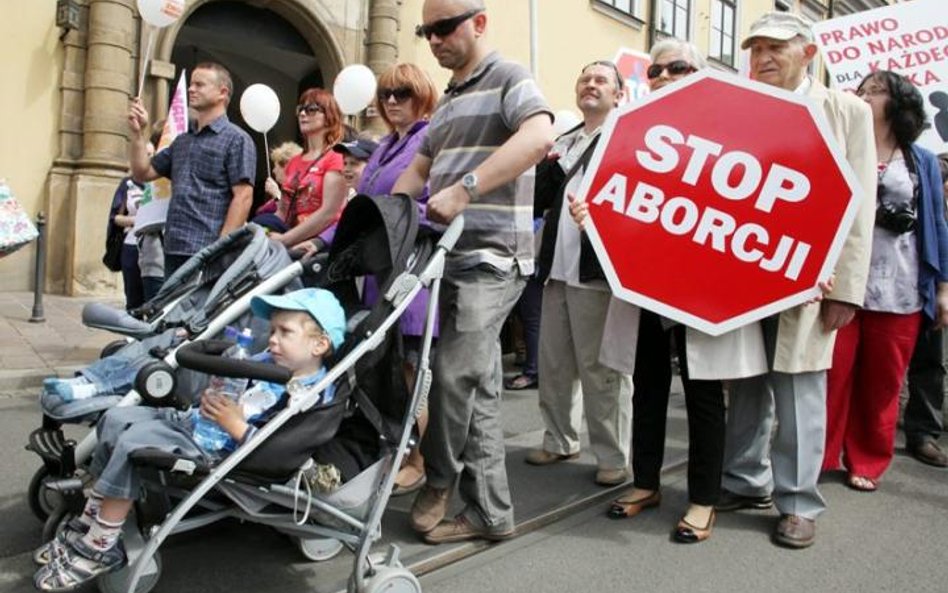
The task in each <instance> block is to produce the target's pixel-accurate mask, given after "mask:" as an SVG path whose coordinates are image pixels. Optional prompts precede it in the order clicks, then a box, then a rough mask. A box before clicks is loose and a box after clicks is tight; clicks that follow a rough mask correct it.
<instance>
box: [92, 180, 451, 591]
mask: <svg viewBox="0 0 948 593" xmlns="http://www.w3.org/2000/svg"><path fill="white" fill-rule="evenodd" d="M392 221H400V222H399V224H391V223H392ZM406 223H407V224H406ZM416 225H417V210H416V209H415V207H414V205H413V204H412V203H411V202H410V200H409V199H408V198H386V197H383V198H370V197H367V196H357V197H356V198H354V199H353V201H352V202H350V204H349V205H348V206H347V208H346V211H345V215H344V216H343V219H342V220H341V221H340V224H339V227H338V231H337V235H336V239H335V241H334V244H333V247H332V250H331V253H330V255H329V262H328V264H327V265H326V266H325V268H323V269H322V271H321V273H320V274H319V275H318V278H317V283H318V284H319V285H320V286H322V287H325V288H328V289H330V290H332V291H333V292H334V293H335V294H336V296H337V297H338V298H339V300H340V301H341V302H342V303H343V306H344V307H345V308H346V309H347V312H348V313H349V317H350V328H351V332H350V333H349V335H348V337H347V339H346V341H345V343H344V345H343V346H342V347H341V348H340V349H339V352H338V353H337V355H336V362H335V363H334V364H331V365H330V368H329V372H328V374H327V375H326V376H325V377H324V378H323V379H322V380H321V381H319V382H318V383H317V384H315V385H312V386H309V387H305V386H302V385H300V384H298V383H296V382H294V381H290V382H289V383H286V382H287V379H288V373H287V372H286V371H285V370H283V369H280V368H279V367H276V366H274V365H267V364H260V363H248V362H244V361H234V360H230V359H220V358H218V357H216V356H215V355H214V354H215V353H216V352H218V351H219V350H220V349H221V345H220V344H218V343H215V342H193V343H191V344H189V345H187V346H185V347H183V348H181V349H179V350H178V359H179V362H180V363H181V364H182V366H185V367H189V368H194V369H196V370H201V371H204V372H209V373H215V374H221V375H230V376H243V377H247V376H250V377H254V378H258V379H264V380H268V381H278V382H282V383H286V385H287V392H288V394H289V395H290V397H289V398H288V402H287V404H286V407H285V408H284V409H282V410H281V411H279V412H278V413H277V414H276V415H274V416H273V417H272V418H271V419H270V420H269V422H267V423H266V424H265V425H263V426H262V427H261V428H260V430H259V431H258V432H257V434H256V435H255V437H254V438H253V439H250V440H249V441H248V442H246V443H244V444H243V445H241V446H240V447H239V448H238V449H237V450H236V451H234V452H233V453H232V454H231V455H230V456H228V457H227V458H226V459H224V460H223V461H221V463H220V464H218V465H217V466H216V467H205V466H202V464H200V463H198V462H195V461H194V460H190V459H182V458H178V457H176V456H173V455H168V454H165V453H160V452H152V451H143V452H141V454H140V455H136V457H135V462H136V463H138V464H140V465H141V466H143V467H148V468H153V469H156V470H158V471H160V472H162V480H163V481H162V482H161V485H159V486H156V489H157V490H160V491H163V492H166V493H169V494H170V495H171V496H170V497H171V498H174V499H176V500H178V502H177V503H176V504H174V508H173V510H172V511H171V512H170V513H166V510H167V509H165V508H158V509H149V508H147V507H148V505H149V504H150V503H155V502H156V499H161V497H145V498H144V499H143V501H144V504H143V503H141V502H140V503H138V504H137V505H136V514H137V517H138V521H137V522H136V521H128V522H126V526H127V531H126V534H125V546H126V551H127V553H128V556H129V562H130V564H129V566H128V567H127V568H126V569H123V570H122V571H118V572H115V573H110V574H108V575H103V576H101V577H100V578H99V587H100V590H103V591H105V592H107V593H108V592H111V591H128V592H132V591H134V592H136V593H145V592H146V591H149V590H150V589H151V588H152V587H153V586H154V584H155V583H156V582H157V580H158V576H159V574H160V570H161V563H160V561H159V560H158V555H157V554H158V548H159V547H160V546H161V544H162V543H163V542H164V540H165V538H167V537H168V536H169V535H172V534H175V533H181V532H185V531H188V530H191V529H194V528H197V527H200V526H203V525H207V524H208V523H211V522H214V521H217V520H219V519H223V518H227V517H234V518H238V519H240V520H243V521H251V522H255V523H260V524H264V525H269V526H272V527H274V528H276V529H278V530H280V531H282V532H285V533H288V534H291V535H293V536H296V537H298V538H301V540H304V541H305V540H321V539H322V540H324V539H325V538H332V539H334V540H337V541H339V542H342V543H343V544H344V545H346V546H347V547H349V548H350V549H351V550H352V551H353V552H354V556H355V559H354V564H353V571H352V575H351V577H350V580H349V587H348V588H349V590H350V591H358V592H370V591H371V592H378V591H383V590H386V591H391V590H399V591H420V585H419V583H418V581H417V579H416V578H415V577H414V575H412V574H411V573H410V572H409V571H408V570H406V569H405V568H404V567H402V565H401V564H400V562H399V560H398V553H399V551H398V548H397V546H394V545H393V546H391V548H390V549H389V551H388V553H387V555H386V556H385V558H384V559H381V560H379V559H375V560H370V556H369V549H370V547H371V545H372V543H373V542H374V541H377V540H378V539H379V538H380V525H381V519H382V514H383V512H384V510H385V507H386V505H387V502H388V499H389V496H390V494H391V490H392V487H393V485H394V480H395V474H396V473H397V469H398V467H399V466H400V464H401V460H402V457H403V456H404V455H405V453H406V450H407V448H408V445H409V441H410V439H411V436H412V429H413V426H414V417H415V413H416V411H417V407H418V405H419V402H420V401H421V399H422V397H423V396H424V395H425V394H426V393H427V390H428V389H429V387H430V383H431V373H430V370H429V364H428V357H429V354H430V348H431V336H432V331H433V325H434V310H435V307H436V302H437V297H438V292H439V289H440V278H441V277H442V274H443V269H444V260H445V256H446V254H447V252H448V251H449V250H450V249H451V247H452V246H453V245H454V243H455V242H456V240H457V238H458V237H459V236H460V233H461V231H462V228H463V219H462V217H458V219H456V220H455V221H454V222H453V223H452V225H451V226H449V227H448V229H447V231H446V233H445V234H444V236H443V237H441V239H440V241H439V242H438V243H437V246H435V245H434V239H433V238H430V237H428V238H424V237H423V238H421V239H420V240H419V241H418V242H415V241H413V238H414V235H415V231H414V230H413V227H415V226H416ZM399 244H401V246H399ZM413 244H414V247H413V248H411V247H412V245H413ZM383 246H384V247H389V248H391V247H395V248H394V249H382V247H383ZM385 251H389V252H390V253H388V254H386V253H385ZM366 274H373V275H375V276H376V278H377V279H378V280H379V285H380V287H381V294H383V295H384V298H382V299H380V301H379V302H378V303H376V304H375V305H374V306H373V307H372V308H371V309H370V310H368V311H361V312H356V310H357V309H360V308H361V307H360V304H359V298H358V291H357V290H356V283H355V277H356V276H362V275H366ZM423 286H430V288H431V293H432V298H431V300H430V301H429V305H428V317H427V326H426V332H425V337H424V339H423V347H422V356H421V360H420V361H419V368H418V375H417V379H416V382H415V385H414V388H413V390H412V392H411V394H410V395H409V393H408V388H407V386H406V385H405V384H404V378H403V375H402V371H401V364H400V355H401V348H400V335H399V332H398V325H397V323H398V321H399V319H400V317H401V315H402V314H403V313H404V311H405V310H406V309H407V307H408V305H409V304H410V303H411V301H412V300H413V299H414V297H415V296H416V295H417V294H418V292H419V291H420V290H421V288H422V287H423ZM330 385H334V386H335V389H336V395H335V397H334V398H333V400H332V401H331V402H330V403H329V404H325V405H324V404H322V403H321V402H320V395H321V393H322V392H323V391H324V390H325V389H326V388H327V387H329V386H330ZM313 459H316V460H317V461H319V462H320V463H327V462H329V463H333V464H335V465H336V466H337V467H338V468H339V470H340V471H341V473H342V474H343V477H344V478H345V482H344V483H343V485H342V486H341V487H340V488H339V489H337V490H335V491H332V492H330V493H328V494H319V493H316V492H313V491H311V490H309V489H307V488H305V487H304V486H302V484H304V483H305V479H303V476H305V475H306V472H307V470H308V468H309V467H310V466H311V464H312V463H313V461H312V460H313ZM181 474H187V475H189V476H191V478H192V479H194V478H197V477H199V478H200V482H199V483H198V484H196V485H194V486H193V487H191V488H185V489H182V490H177V491H176V490H174V489H173V488H170V487H169V486H168V485H167V484H168V482H169V481H170V480H173V479H174V477H175V476H180V475H181ZM195 510H198V511H201V512H200V513H199V514H194V511H195ZM149 517H155V518H156V519H157V520H156V521H155V524H153V525H150V524H149V521H148V518H149ZM136 524H137V525H136Z"/></svg>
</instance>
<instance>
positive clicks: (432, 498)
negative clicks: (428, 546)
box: [411, 486, 450, 533]
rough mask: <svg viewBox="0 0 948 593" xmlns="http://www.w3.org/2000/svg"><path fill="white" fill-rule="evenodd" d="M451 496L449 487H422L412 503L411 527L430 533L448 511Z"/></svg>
mask: <svg viewBox="0 0 948 593" xmlns="http://www.w3.org/2000/svg"><path fill="white" fill-rule="evenodd" d="M449 498H450V494H449V491H448V489H447V488H434V487H432V486H425V487H424V488H422V489H421V492H419V493H418V496H416V497H415V502H414V503H412V505H411V528H412V529H414V530H415V531H417V532H418V533H428V532H429V531H431V530H432V529H434V528H435V527H436V526H437V525H438V523H440V522H441V520H442V519H444V515H445V513H447V512H448V499H449Z"/></svg>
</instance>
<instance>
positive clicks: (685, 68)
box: [645, 60, 698, 80]
mask: <svg viewBox="0 0 948 593" xmlns="http://www.w3.org/2000/svg"><path fill="white" fill-rule="evenodd" d="M666 70H667V71H668V74H669V75H670V76H679V75H681V74H691V73H692V72H696V71H697V70H698V69H697V68H695V67H694V66H692V65H691V64H689V63H688V62H686V61H685V60H674V61H671V62H668V63H667V64H652V65H651V66H649V67H648V70H646V71H645V74H646V76H648V78H649V80H652V79H653V78H658V77H659V76H661V75H662V72H664V71H666Z"/></svg>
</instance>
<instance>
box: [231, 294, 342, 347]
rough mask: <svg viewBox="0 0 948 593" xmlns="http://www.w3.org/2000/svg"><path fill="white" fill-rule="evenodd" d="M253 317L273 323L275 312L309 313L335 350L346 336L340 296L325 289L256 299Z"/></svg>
mask: <svg viewBox="0 0 948 593" xmlns="http://www.w3.org/2000/svg"><path fill="white" fill-rule="evenodd" d="M250 309H251V310H252V311H253V314H254V315H256V316H257V317H261V318H263V319H270V316H271V315H273V311H274V310H277V311H303V312H304V313H309V314H310V316H312V318H313V319H315V320H316V322H317V323H318V324H319V325H320V326H321V327H322V328H323V331H325V332H326V334H327V335H328V336H329V341H330V342H332V347H333V349H334V350H335V349H338V348H339V347H340V346H342V342H343V340H344V339H345V336H346V313H345V311H343V310H342V305H340V304H339V300H338V299H337V298H336V296H335V295H334V294H333V293H331V292H329V291H328V290H325V289H322V288H303V289H301V290H294V291H293V292H291V293H289V294H282V295H269V296H255V297H253V298H252V299H251V300H250Z"/></svg>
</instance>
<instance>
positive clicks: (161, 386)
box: [135, 360, 178, 406]
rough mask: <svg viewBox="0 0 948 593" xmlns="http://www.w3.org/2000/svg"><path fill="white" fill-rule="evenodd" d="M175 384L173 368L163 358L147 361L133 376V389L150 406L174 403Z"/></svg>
mask: <svg viewBox="0 0 948 593" xmlns="http://www.w3.org/2000/svg"><path fill="white" fill-rule="evenodd" d="M177 384H178V379H177V377H175V374H174V369H173V368H171V365H169V364H168V363H166V362H164V361H163V360H158V361H154V362H149V363H148V364H146V365H145V366H143V367H142V368H141V370H139V371H138V374H137V375H136V376H135V390H136V391H138V393H139V395H141V396H142V399H143V400H145V403H147V404H148V405H150V406H172V405H174V391H175V387H176V386H177Z"/></svg>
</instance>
